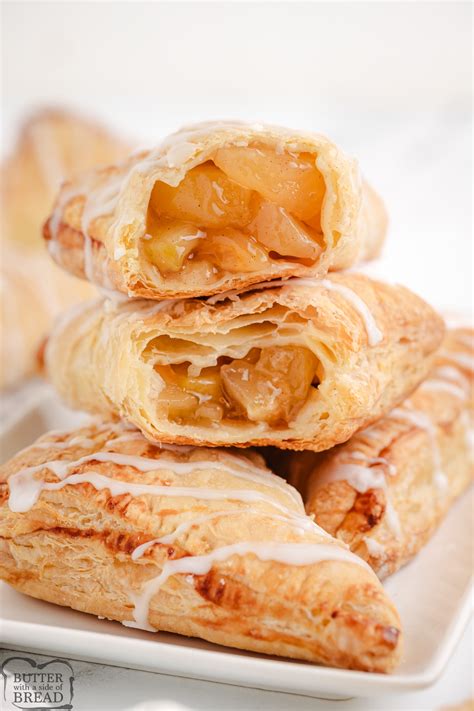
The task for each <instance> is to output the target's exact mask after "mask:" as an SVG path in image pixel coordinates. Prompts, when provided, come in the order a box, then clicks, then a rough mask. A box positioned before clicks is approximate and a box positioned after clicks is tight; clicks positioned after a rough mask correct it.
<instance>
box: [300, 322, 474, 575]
mask: <svg viewBox="0 0 474 711" xmlns="http://www.w3.org/2000/svg"><path fill="white" fill-rule="evenodd" d="M472 348H473V331H472V330H469V329H457V330H451V331H448V333H447V336H446V338H445V341H444V344H443V347H442V348H441V350H440V351H439V353H438V354H437V357H436V362H435V366H434V368H433V370H432V372H431V374H430V376H429V377H428V378H427V379H426V380H425V381H424V382H423V383H422V384H421V385H420V386H419V388H418V389H417V390H416V392H415V393H414V394H413V395H412V396H411V397H410V398H409V399H408V400H406V401H405V402H404V403H403V405H402V406H401V407H397V408H395V409H394V410H392V412H390V414H389V415H388V416H386V417H384V418H383V419H381V420H379V421H378V422H377V423H375V424H374V425H372V426H371V427H369V428H367V429H364V430H362V431H360V432H358V433H357V434H356V435H354V436H353V437H352V439H350V440H349V441H348V442H346V443H345V444H343V445H341V446H339V447H335V448H334V449H332V450H330V451H328V452H324V453H322V454H315V453H313V452H301V453H298V454H294V453H293V454H292V455H291V456H290V457H289V463H288V462H287V463H286V467H287V470H288V471H289V474H290V476H289V480H290V481H291V483H293V484H294V485H295V486H296V487H297V488H298V489H299V490H300V491H301V493H302V494H303V497H304V500H305V504H306V511H307V512H308V514H311V515H313V516H314V518H315V520H316V522H317V523H318V524H319V525H320V526H322V527H323V528H324V529H325V530H326V531H328V532H329V533H331V534H332V535H334V536H336V537H337V538H338V539H339V540H342V541H344V542H345V543H347V544H348V545H349V546H350V548H351V550H352V551H353V552H354V553H357V555H359V556H361V557H362V558H363V559H364V560H366V561H367V562H368V563H370V565H371V566H372V567H373V568H374V570H376V571H377V573H378V574H379V576H380V577H385V576H387V575H389V574H391V573H393V572H395V571H396V570H397V569H398V568H400V566H402V565H404V564H405V563H406V562H407V561H409V560H410V559H411V558H412V557H413V556H414V555H416V553H417V552H418V551H419V550H420V548H422V546H424V544H425V543H426V541H427V540H428V539H429V538H430V536H431V535H432V534H433V532H434V531H435V529H436V527H437V526H438V524H439V523H440V521H441V520H442V518H443V517H444V516H445V514H446V513H447V511H448V509H449V508H450V506H451V505H452V503H453V501H454V500H455V499H456V498H457V497H458V496H459V495H460V494H461V493H462V492H463V491H464V490H465V489H466V488H467V486H468V485H469V484H470V482H471V481H472V478H473V473H474V469H473V463H474V462H473V449H472V447H473V438H472V436H473V430H472V408H473V401H472V397H473V391H472V388H473V380H474V373H473V360H472Z"/></svg>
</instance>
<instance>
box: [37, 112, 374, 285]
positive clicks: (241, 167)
mask: <svg viewBox="0 0 474 711" xmlns="http://www.w3.org/2000/svg"><path fill="white" fill-rule="evenodd" d="M385 231H386V215H385V209H384V207H383V204H382V202H381V200H380V198H378V196H377V195H376V194H375V193H374V191H373V190H372V189H371V188H369V186H368V185H366V184H365V183H362V181H361V179H360V177H359V174H358V169H357V166H356V163H355V162H354V161H353V160H350V159H348V158H347V157H346V156H345V155H344V154H343V153H342V152H341V151H340V150H339V149H338V148H337V147H336V146H335V145H334V144H333V143H331V142H330V141H329V140H328V139H326V138H324V137H323V136H319V135H317V134H313V133H300V132H294V131H290V130H288V129H283V128H278V127H274V126H263V125H260V124H245V123H239V122H211V123H206V124H198V125H196V126H191V127H187V128H184V129H182V130H181V131H179V132H178V133H176V134H173V135H172V136H170V137H168V138H167V139H165V140H164V141H163V142H162V144H160V145H159V146H158V147H157V148H156V149H154V150H151V151H147V152H142V153H139V154H137V155H135V156H132V157H131V158H130V159H129V160H128V161H125V162H123V163H120V164H117V165H115V166H111V167H109V168H106V169H104V170H100V171H95V172H93V173H89V174H87V175H83V176H80V177H79V178H78V179H77V180H74V181H71V182H70V183H68V184H67V185H65V186H63V188H62V190H61V193H60V194H59V197H58V200H57V203H56V206H55V209H54V212H53V214H52V215H51V217H50V219H49V221H48V222H47V224H46V225H45V237H46V240H47V242H48V246H49V250H50V252H51V254H52V256H53V257H54V259H56V261H57V262H58V263H59V264H60V265H62V266H64V267H65V268H66V269H69V270H70V271H72V272H73V273H75V274H76V275H79V276H82V277H85V278H87V279H89V280H90V281H95V282H96V283H98V284H99V285H101V286H103V287H106V288H109V289H115V290H118V291H120V292H123V293H125V294H128V295H129V296H142V297H146V298H152V299H159V298H168V297H177V296H201V295H202V294H214V293H219V292H222V291H225V290H229V289H233V288H236V287H237V288H239V287H241V286H243V285H248V284H254V283H258V282H260V281H266V280H268V279H275V278H278V277H280V278H282V277H289V276H316V277H321V276H324V275H325V274H326V273H327V272H328V270H329V269H340V268H343V267H346V266H349V265H351V264H353V263H354V262H355V261H356V260H357V259H367V258H370V257H373V256H375V255H376V254H377V253H378V251H379V249H380V247H381V244H382V242H383V239H384V236H385Z"/></svg>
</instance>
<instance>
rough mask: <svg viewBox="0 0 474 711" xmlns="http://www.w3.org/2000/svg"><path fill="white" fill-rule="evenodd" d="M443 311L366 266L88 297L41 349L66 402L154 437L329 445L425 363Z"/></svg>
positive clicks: (391, 397)
mask: <svg viewBox="0 0 474 711" xmlns="http://www.w3.org/2000/svg"><path fill="white" fill-rule="evenodd" d="M442 335H443V323H442V321H441V319H440V318H439V317H438V316H437V315H436V313H435V312H434V311H433V310H432V309H431V307H429V306H428V305H427V304H426V303H425V302H424V301H422V300H421V299H420V298H419V297H417V296H415V295H414V294H412V293H411V292H410V291H408V290H407V289H404V288H403V287H400V286H389V285H387V284H382V283H380V282H376V281H373V280H371V279H369V278H368V277H366V276H362V275H356V274H352V273H341V274H334V275H332V276H331V277H329V278H328V279H326V280H322V281H319V280H312V281H308V280H304V279H302V280H299V279H295V280H290V281H287V282H284V283H283V284H282V285H280V286H277V285H275V284H274V283H273V284H271V285H270V284H263V285H260V286H259V287H258V288H256V287H253V288H252V290H251V291H248V292H245V293H240V294H239V295H238V294H235V293H230V294H228V295H222V296H220V297H212V298H210V299H209V300H207V301H199V300H183V301H168V302H160V303H158V304H157V303H155V302H149V301H135V302H133V301H132V302H121V303H110V302H101V301H99V302H94V303H92V304H90V305H89V306H87V307H85V308H84V309H83V310H82V312H80V313H73V314H72V315H71V317H70V318H68V317H67V316H66V318H65V319H63V320H62V321H61V322H59V323H58V325H57V327H56V328H55V330H54V332H53V334H52V335H51V338H50V340H49V343H48V345H47V349H46V361H47V367H48V371H49V376H50V379H51V381H52V383H53V384H54V386H55V387H56V389H57V391H58V393H59V394H60V395H61V397H62V398H63V399H64V400H65V401H66V402H67V403H68V404H69V405H70V406H72V407H75V408H79V409H82V410H86V411H90V412H94V413H97V414H100V415H103V416H105V417H107V418H110V417H121V418H124V419H125V420H127V421H129V422H132V423H133V424H134V425H135V426H137V427H138V428H139V429H140V430H141V431H142V432H143V433H144V434H145V436H146V437H148V438H149V439H150V440H152V441H153V440H158V441H161V440H162V441H167V442H179V443H182V444H183V443H184V444H200V445H203V444H205V445H208V446H221V445H227V446H228V445H235V446H242V447H246V446H250V445H272V444H273V445H276V446H278V447H281V448H289V449H313V450H315V451H318V450H323V449H328V448H329V447H332V446H333V445H334V444H337V443H338V442H342V441H346V440H347V439H349V437H350V436H351V435H352V434H353V433H354V432H355V431H356V430H357V429H360V428H361V427H364V426H366V425H368V424H369V423H371V422H374V421H375V420H377V419H378V418H379V417H380V416H382V415H383V414H385V413H386V412H388V411H389V410H390V409H391V408H392V407H393V406H394V405H396V404H397V403H398V402H400V401H401V400H403V399H404V398H405V397H406V396H407V395H409V394H410V393H411V391H412V390H413V389H414V388H415V387H416V386H417V385H418V384H419V383H420V381H421V380H422V379H423V378H424V377H425V376H426V375H427V373H428V371H429V368H430V367H431V363H432V355H433V353H434V351H435V350H436V348H437V347H438V346H439V344H440V342H441V338H442Z"/></svg>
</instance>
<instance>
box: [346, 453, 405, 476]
mask: <svg viewBox="0 0 474 711" xmlns="http://www.w3.org/2000/svg"><path fill="white" fill-rule="evenodd" d="M348 455H349V456H350V457H351V458H352V459H360V460H361V461H364V462H366V463H367V464H368V466H369V467H370V466H371V465H374V464H383V466H384V467H386V468H387V472H388V473H389V474H390V475H391V476H395V474H396V473H397V469H396V467H395V465H394V464H392V463H391V462H389V461H388V459H385V457H368V456H367V455H366V454H363V453H362V452H350V453H348Z"/></svg>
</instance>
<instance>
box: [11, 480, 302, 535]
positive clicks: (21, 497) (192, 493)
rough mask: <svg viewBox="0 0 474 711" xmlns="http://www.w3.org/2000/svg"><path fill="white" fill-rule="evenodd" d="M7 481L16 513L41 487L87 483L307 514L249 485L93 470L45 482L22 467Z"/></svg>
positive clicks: (114, 491) (31, 503)
mask: <svg viewBox="0 0 474 711" xmlns="http://www.w3.org/2000/svg"><path fill="white" fill-rule="evenodd" d="M30 469H34V467H30ZM8 483H9V486H10V495H9V499H8V505H9V507H10V510H11V511H15V512H16V513H23V512H25V511H28V510H29V509H30V508H31V507H32V506H34V504H35V503H36V501H37V500H38V497H39V495H40V494H41V492H42V491H58V490H59V489H63V488H64V487H65V486H70V485H75V484H91V485H92V486H93V487H94V488H95V489H97V491H101V490H103V489H109V491H110V493H111V495H112V496H121V495H122V494H130V495H131V496H135V497H136V496H145V495H152V496H176V497H181V496H184V497H186V496H187V497H190V498H194V499H204V500H209V501H226V500H232V499H234V500H235V501H246V502H252V501H253V502H262V503H266V504H270V505H271V506H273V507H274V508H276V509H278V510H279V511H283V512H284V513H285V514H287V515H289V516H290V517H297V518H301V521H302V526H304V525H306V524H304V523H303V521H305V520H306V518H307V517H305V516H302V515H301V516H300V515H299V514H297V513H295V512H294V511H291V510H290V509H288V508H287V507H286V506H283V504H280V503H278V501H275V499H272V498H271V497H270V496H265V494H261V493H260V492H258V491H254V490H253V489H206V488H202V487H192V486H166V485H165V484H163V485H160V484H137V483H136V482H127V481H122V480H121V479H111V478H110V477H107V476H104V475H103V474H98V473H96V472H87V473H85V474H70V475H69V476H67V477H66V478H64V479H60V480H59V481H57V482H45V481H43V480H41V479H35V478H34V477H33V476H32V472H31V471H28V470H26V471H25V470H22V471H21V472H18V473H17V474H14V475H13V476H11V477H10V478H9V480H8Z"/></svg>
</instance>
